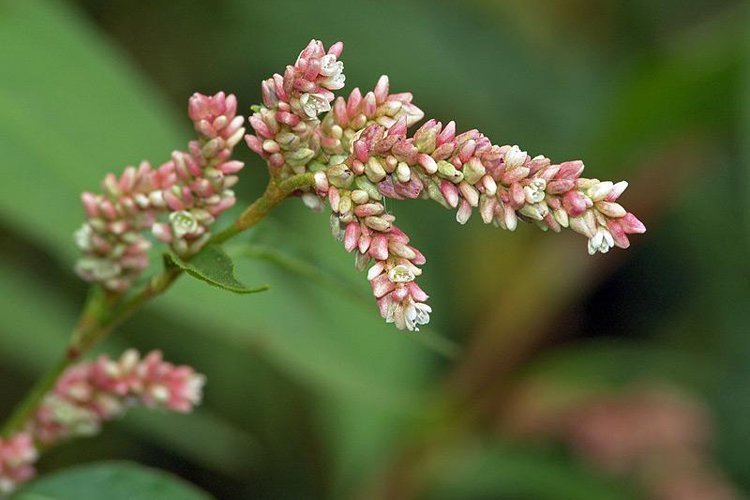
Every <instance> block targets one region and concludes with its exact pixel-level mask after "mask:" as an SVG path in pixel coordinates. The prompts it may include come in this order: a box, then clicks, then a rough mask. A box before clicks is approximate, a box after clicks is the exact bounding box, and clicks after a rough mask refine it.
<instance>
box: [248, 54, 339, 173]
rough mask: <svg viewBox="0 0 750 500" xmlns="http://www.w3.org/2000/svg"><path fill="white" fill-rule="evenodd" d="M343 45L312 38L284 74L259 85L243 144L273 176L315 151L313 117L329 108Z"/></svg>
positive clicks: (304, 163)
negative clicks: (258, 101) (259, 99)
mask: <svg viewBox="0 0 750 500" xmlns="http://www.w3.org/2000/svg"><path fill="white" fill-rule="evenodd" d="M343 48H344V46H343V44H342V43H340V42H339V43H335V44H333V45H332V46H331V47H330V48H329V49H328V50H327V51H326V50H325V47H324V46H323V43H322V42H320V41H318V40H312V41H311V42H310V43H309V44H308V45H307V47H306V48H305V49H304V50H303V51H302V52H301V53H300V55H299V57H298V58H297V61H296V62H295V63H294V65H290V66H287V68H286V71H285V72H284V75H283V76H282V75H279V74H275V75H273V77H271V78H269V79H267V80H265V81H264V82H262V84H261V90H262V94H263V105H262V106H256V107H254V108H253V110H254V111H255V112H254V113H253V115H252V116H251V117H250V119H249V122H250V126H251V127H252V128H253V131H254V134H250V135H247V136H245V141H246V142H247V145H248V146H249V147H250V149H252V150H253V151H255V152H256V153H258V154H259V155H260V156H261V157H262V158H264V159H265V160H266V161H267V162H268V165H269V167H270V169H271V172H272V174H273V175H275V176H278V177H281V178H283V177H287V176H290V175H294V174H299V173H304V172H305V171H307V168H308V164H309V163H310V162H311V161H312V160H313V159H314V158H315V157H316V156H317V155H318V154H319V152H320V137H319V135H320V134H319V125H320V122H319V118H318V117H319V116H320V115H321V114H323V113H328V112H330V110H331V102H332V101H333V99H334V94H333V92H332V91H334V90H338V89H341V88H342V87H343V86H344V80H345V77H344V73H343V69H344V65H343V63H342V62H341V61H340V60H339V59H338V58H339V57H340V56H341V52H342V50H343Z"/></svg>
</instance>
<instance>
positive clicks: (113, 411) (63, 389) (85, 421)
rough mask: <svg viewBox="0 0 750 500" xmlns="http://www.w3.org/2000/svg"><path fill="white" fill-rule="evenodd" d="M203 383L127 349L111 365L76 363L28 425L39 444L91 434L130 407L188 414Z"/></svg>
mask: <svg viewBox="0 0 750 500" xmlns="http://www.w3.org/2000/svg"><path fill="white" fill-rule="evenodd" d="M204 383H205V377H204V376H203V375H200V374H197V373H195V371H194V370H193V369H192V368H190V367H188V366H175V365H173V364H171V363H168V362H166V361H164V360H163V359H162V355H161V352H159V351H153V352H151V353H149V354H148V355H147V356H146V357H145V358H141V356H140V355H139V354H138V352H137V351H135V350H133V349H130V350H128V351H125V353H123V355H122V356H121V357H120V358H119V359H116V360H113V359H110V358H109V357H108V356H100V357H99V358H98V359H96V360H95V361H91V362H83V363H79V364H77V365H75V366H73V367H71V368H69V369H68V370H66V371H65V372H64V373H63V375H62V376H61V377H60V379H59V380H58V382H57V384H56V385H55V387H54V389H53V390H52V391H51V392H50V393H49V394H48V395H47V396H46V397H45V398H44V400H43V403H42V405H41V406H40V407H39V409H38V410H37V412H36V414H35V415H34V418H33V420H32V421H31V422H30V423H29V425H28V431H29V432H30V433H31V434H32V436H33V437H34V438H35V439H37V440H38V441H39V442H41V443H44V444H45V445H51V444H54V443H55V442H58V441H60V440H62V439H65V438H69V437H74V436H82V435H91V434H95V433H96V432H98V431H99V429H100V428H101V424H102V423H103V422H105V421H108V420H112V419H114V418H117V417H119V416H121V415H122V414H123V413H124V412H125V411H126V410H127V409H128V408H129V407H131V406H133V405H138V404H140V405H145V406H149V407H159V408H164V409H167V410H172V411H177V412H182V413H185V412H189V411H191V410H192V409H193V408H194V407H195V406H196V405H197V404H199V403H200V401H201V391H202V387H203V384H204Z"/></svg>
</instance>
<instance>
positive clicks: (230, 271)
mask: <svg viewBox="0 0 750 500" xmlns="http://www.w3.org/2000/svg"><path fill="white" fill-rule="evenodd" d="M164 259H165V261H166V263H167V265H175V266H177V267H179V268H180V269H182V270H183V271H185V272H186V273H188V274H189V275H190V276H192V277H194V278H198V279H199V280H201V281H205V282H206V283H208V284H209V285H212V286H215V287H218V288H223V289H224V290H227V291H230V292H234V293H240V294H245V293H257V292H263V291H265V290H268V285H263V286H260V287H257V288H248V287H246V286H245V285H243V284H242V283H240V282H239V281H238V280H237V278H236V277H235V275H234V262H232V259H231V258H230V257H229V255H227V254H226V252H225V251H224V249H222V248H221V247H220V246H218V245H208V246H206V248H204V249H203V250H201V251H200V252H199V253H197V254H196V255H194V256H193V257H192V258H191V259H190V260H189V261H187V260H184V259H183V258H182V257H180V256H178V255H176V254H174V253H171V252H170V253H167V254H165V255H164Z"/></svg>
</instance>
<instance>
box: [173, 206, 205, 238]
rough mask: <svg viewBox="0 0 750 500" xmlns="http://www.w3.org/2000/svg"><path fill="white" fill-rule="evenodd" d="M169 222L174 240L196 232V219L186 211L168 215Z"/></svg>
mask: <svg viewBox="0 0 750 500" xmlns="http://www.w3.org/2000/svg"><path fill="white" fill-rule="evenodd" d="M169 222H171V223H172V231H173V232H174V235H175V237H176V238H182V237H183V236H185V235H186V234H194V233H195V232H197V231H198V219H196V218H195V216H194V215H193V214H192V213H191V212H189V211H187V210H180V211H179V212H172V213H171V214H169Z"/></svg>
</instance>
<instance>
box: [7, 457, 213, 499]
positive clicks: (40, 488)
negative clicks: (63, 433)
mask: <svg viewBox="0 0 750 500" xmlns="http://www.w3.org/2000/svg"><path fill="white" fill-rule="evenodd" d="M13 498H14V499H16V500H33V499H39V498H48V499H54V500H67V499H70V500H100V499H102V498H107V499H108V500H134V499H144V500H145V499H154V500H171V499H174V500H207V499H210V498H212V497H211V496H210V495H209V494H208V493H206V492H204V491H201V490H199V489H198V488H196V487H195V486H193V485H191V484H190V483H188V482H186V481H184V480H182V479H180V478H178V477H177V476H173V475H172V474H169V473H166V472H163V471H160V470H157V469H151V468H148V467H143V466H141V465H138V464H134V463H129V462H104V463H97V464H93V465H84V466H80V467H73V468H70V469H66V470H63V471H61V472H57V473H55V474H52V475H49V476H43V477H41V478H40V479H38V480H36V481H34V482H32V483H30V484H29V485H28V486H26V487H25V488H23V489H22V490H21V491H20V492H18V493H17V494H16V495H15V496H14V497H13Z"/></svg>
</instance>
